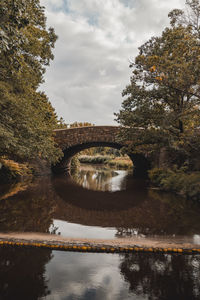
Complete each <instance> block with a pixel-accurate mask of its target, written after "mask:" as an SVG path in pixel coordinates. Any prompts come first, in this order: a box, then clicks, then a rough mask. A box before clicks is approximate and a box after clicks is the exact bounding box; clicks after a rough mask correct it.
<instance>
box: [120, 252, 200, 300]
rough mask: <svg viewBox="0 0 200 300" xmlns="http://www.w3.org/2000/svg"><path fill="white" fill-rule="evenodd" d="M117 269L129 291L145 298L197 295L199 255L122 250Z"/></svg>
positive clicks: (193, 298) (166, 299) (185, 298)
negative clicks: (123, 252)
mask: <svg viewBox="0 0 200 300" xmlns="http://www.w3.org/2000/svg"><path fill="white" fill-rule="evenodd" d="M120 271H121V274H122V275H123V276H124V278H125V280H126V281H127V282H128V283H129V289H130V291H132V292H133V293H134V294H136V295H139V296H143V297H144V296H145V299H146V297H147V299H149V300H150V299H151V300H160V299H162V300H169V299H170V300H177V299H181V300H188V299H190V300H197V299H200V280H199V276H200V256H197V255H196V256H193V255H182V254H181V255H178V254H177V255H169V254H155V253H154V254H150V253H148V254H142V253H134V254H125V255H121V264H120Z"/></svg>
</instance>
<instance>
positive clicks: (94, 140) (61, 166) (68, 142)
mask: <svg viewBox="0 0 200 300" xmlns="http://www.w3.org/2000/svg"><path fill="white" fill-rule="evenodd" d="M119 131H120V127H118V126H87V127H77V128H69V129H58V130H55V140H56V142H57V143H58V145H59V146H60V147H61V149H62V150H63V153H64V156H63V158H62V160H61V161H60V162H59V163H58V164H57V165H56V166H55V167H54V171H55V172H63V171H66V170H69V167H70V161H71V158H72V157H73V156H74V155H75V154H77V153H78V152H80V151H82V150H85V149H88V148H91V147H111V148H115V149H118V150H119V149H121V148H122V147H123V146H125V144H123V143H120V142H119V139H118V135H119ZM129 156H130V158H131V160H132V161H133V164H134V173H136V174H137V175H144V174H145V173H146V171H147V169H148V168H149V162H148V160H147V159H146V158H145V156H144V155H142V154H130V155H129Z"/></svg>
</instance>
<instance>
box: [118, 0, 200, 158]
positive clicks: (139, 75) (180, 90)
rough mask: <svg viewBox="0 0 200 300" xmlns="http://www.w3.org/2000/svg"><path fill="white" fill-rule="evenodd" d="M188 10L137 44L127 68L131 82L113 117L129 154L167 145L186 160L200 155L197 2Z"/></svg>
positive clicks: (199, 13)
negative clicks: (137, 49)
mask: <svg viewBox="0 0 200 300" xmlns="http://www.w3.org/2000/svg"><path fill="white" fill-rule="evenodd" d="M187 7H189V9H190V12H189V15H188V14H187V13H185V12H184V11H181V10H174V11H172V12H171V13H170V14H169V17H170V18H171V27H170V28H165V29H164V31H163V33H162V35H161V36H160V37H152V38H151V39H150V40H149V41H148V42H146V43H145V44H144V45H142V46H141V47H140V48H139V55H138V56H137V57H136V58H135V61H134V63H132V64H131V67H132V68H133V73H132V77H131V83H130V84H129V85H128V86H127V87H126V88H125V90H124V91H123V96H125V97H126V99H125V100H124V101H123V103H122V109H121V110H120V112H119V113H118V114H116V116H117V121H118V122H119V123H120V124H121V125H122V126H123V130H122V134H121V138H122V139H124V140H128V141H130V142H129V144H128V146H129V148H130V150H131V151H135V152H150V153H151V152H153V151H154V152H155V151H157V150H159V149H160V148H161V147H167V148H169V149H173V150H175V151H177V152H179V151H181V152H183V151H184V153H185V156H186V157H187V158H188V157H191V156H193V154H194V152H196V153H199V150H200V142H199V141H200V138H199V134H198V129H199V127H200V47H199V43H200V27H199V25H198V24H199V23H200V5H199V1H197V0H193V1H187ZM190 16H193V18H190ZM183 145H184V148H183Z"/></svg>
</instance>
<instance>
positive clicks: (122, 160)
mask: <svg viewBox="0 0 200 300" xmlns="http://www.w3.org/2000/svg"><path fill="white" fill-rule="evenodd" d="M78 159H79V161H80V163H86V164H105V165H108V166H110V167H116V168H120V169H130V168H132V167H133V164H132V161H131V160H130V158H129V157H124V156H123V157H114V156H109V155H96V156H89V155H81V156H79V157H78Z"/></svg>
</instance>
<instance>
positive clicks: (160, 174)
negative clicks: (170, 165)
mask: <svg viewBox="0 0 200 300" xmlns="http://www.w3.org/2000/svg"><path fill="white" fill-rule="evenodd" d="M149 178H150V179H151V181H152V183H153V184H155V185H156V186H158V187H160V188H161V189H162V190H164V191H173V192H175V193H177V194H180V195H183V196H185V197H186V198H188V199H193V200H198V201H200V172H193V173H187V172H186V170H185V168H181V169H177V168H174V169H173V170H171V169H159V168H155V169H152V170H150V171H149Z"/></svg>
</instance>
